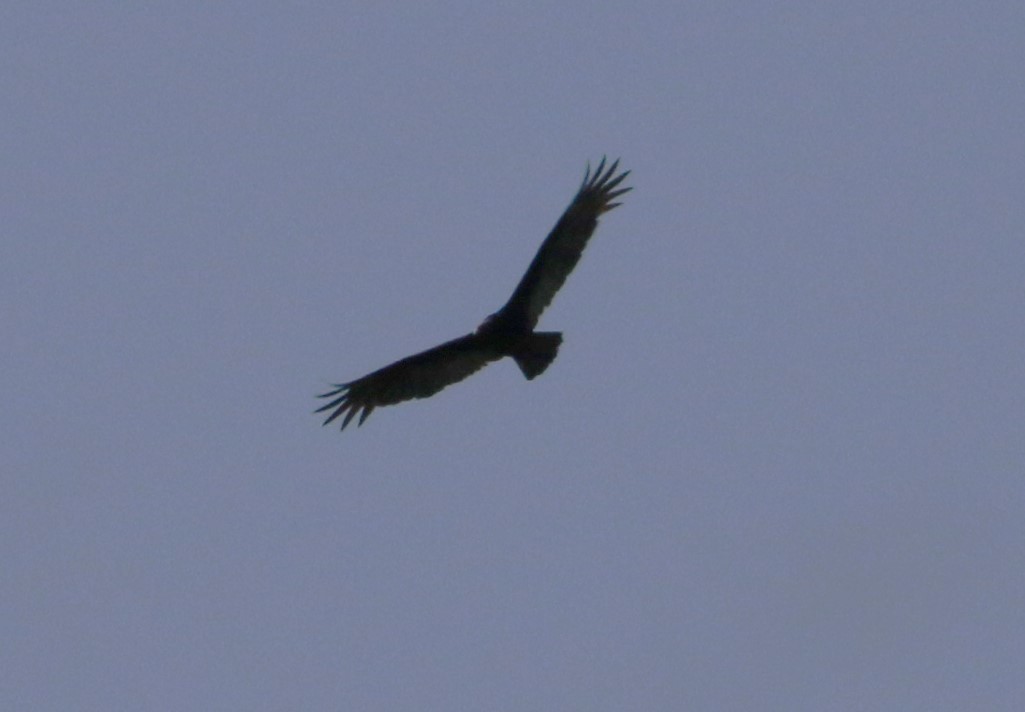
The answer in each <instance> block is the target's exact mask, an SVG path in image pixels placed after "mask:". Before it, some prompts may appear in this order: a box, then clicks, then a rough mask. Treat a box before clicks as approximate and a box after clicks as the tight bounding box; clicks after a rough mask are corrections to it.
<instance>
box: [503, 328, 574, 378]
mask: <svg viewBox="0 0 1025 712" xmlns="http://www.w3.org/2000/svg"><path fill="white" fill-rule="evenodd" d="M561 343H562V334H561V333H559V332H558V331H535V332H534V333H532V334H531V335H530V336H529V337H528V338H526V339H524V340H523V342H522V343H521V344H520V345H519V346H518V347H517V348H516V350H515V351H514V352H513V354H512V357H513V358H514V359H515V360H516V365H517V366H519V367H520V370H521V371H523V375H524V376H525V377H526V378H527V380H528V381H529V380H531V379H533V378H535V377H536V376H540V375H541V374H542V373H544V370H545V369H546V368H548V366H549V365H550V364H551V363H552V361H554V360H555V356H556V355H557V354H558V353H559V344H561Z"/></svg>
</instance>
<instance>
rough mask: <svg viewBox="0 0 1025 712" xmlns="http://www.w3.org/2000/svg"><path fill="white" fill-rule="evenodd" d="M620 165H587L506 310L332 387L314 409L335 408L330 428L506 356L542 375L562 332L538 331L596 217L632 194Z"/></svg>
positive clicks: (429, 393)
mask: <svg viewBox="0 0 1025 712" xmlns="http://www.w3.org/2000/svg"><path fill="white" fill-rule="evenodd" d="M618 166H619V161H615V162H614V163H612V165H610V166H609V167H608V169H607V170H606V168H605V159H604V158H602V160H601V163H599V164H598V167H597V168H596V169H595V170H594V172H593V173H592V172H591V169H590V166H588V169H587V172H586V173H585V174H584V182H583V184H581V186H580V190H578V191H577V194H576V196H575V197H574V198H573V201H572V202H571V203H570V204H569V207H568V208H566V211H565V212H564V213H563V214H562V217H560V218H559V222H557V223H556V224H555V227H554V228H552V231H551V232H550V233H549V234H548V237H546V238H545V241H544V242H543V243H541V248H540V249H539V250H538V251H537V254H536V255H535V256H534V260H533V261H532V262H531V263H530V267H528V268H527V272H526V274H524V275H523V278H522V279H521V280H520V283H519V284H518V285H516V289H515V290H513V293H512V296H511V297H509V301H508V302H506V303H505V306H503V307H502V308H501V309H499V310H498V311H497V312H495V313H494V314H492V315H491V316H489V317H488V318H487V319H485V320H484V323H482V324H481V325H480V326H479V327H477V330H476V331H474V332H473V333H472V334H467V335H466V336H460V337H459V338H458V339H453V340H452V341H448V342H446V343H444V344H441V345H440V346H435V347H434V348H432V349H428V350H427V351H423V352H421V353H418V354H415V355H413V356H408V357H406V358H404V359H402V360H401V361H396V362H395V363H393V364H391V365H390V366H385V367H384V368H382V369H380V370H377V371H374V372H373V373H371V374H369V375H366V376H363V378H359V379H357V380H355V381H349V382H348V383H339V384H336V385H335V387H334V389H333V390H331V391H328V392H327V393H324V394H322V395H320V396H318V397H320V398H330V399H331V400H330V401H328V403H327V404H325V405H324V406H322V407H320V408H318V409H317V411H316V412H318V413H321V412H324V411H330V414H329V415H328V416H327V419H326V420H325V421H324V425H327V424H328V423H330V422H331V421H333V420H334V419H335V418H338V417H339V416H342V415H344V416H345V417H344V418H343V420H342V430H344V429H345V426H347V425H348V424H349V422H350V421H351V420H352V419H353V418H354V417H356V414H357V413H359V425H362V424H363V421H365V420H366V419H367V417H369V415H370V414H371V413H372V412H373V411H374V409H375V408H377V407H379V406H385V405H394V404H396V403H401V402H402V401H406V400H411V399H413V398H427V397H429V396H433V395H434V394H435V393H437V392H438V391H440V390H441V389H442V388H445V386H449V385H451V384H453V383H457V382H459V381H461V380H463V379H464V378H466V377H467V376H469V375H470V374H472V373H474V372H476V371H479V370H480V369H482V368H484V366H486V365H487V364H489V363H490V362H492V361H497V360H499V359H501V358H503V357H505V356H511V357H512V358H513V359H514V360H515V361H516V365H517V366H519V367H520V371H522V372H523V375H524V376H525V377H526V378H527V379H528V380H529V379H533V378H535V377H536V376H538V375H540V374H541V373H543V372H544V370H545V369H546V368H548V366H549V364H551V362H552V361H553V360H555V356H556V354H557V353H558V351H559V344H561V343H562V334H561V333H558V332H551V331H549V332H545V331H534V327H535V326H536V325H537V320H538V318H539V317H540V316H541V312H543V311H544V310H545V307H547V306H548V305H549V304H551V302H552V298H553V297H554V296H555V293H556V292H558V291H559V288H560V287H562V285H563V283H565V281H566V278H567V277H568V276H569V273H570V272H572V271H573V268H574V267H576V265H577V262H579V261H580V255H582V254H583V252H584V248H585V247H587V241H588V239H590V237H591V235H592V234H593V233H594V229H595V228H596V227H597V226H598V218H599V217H600V216H601V214H602V213H606V212H608V211H609V210H612V209H613V208H615V207H616V206H617V205H619V203H616V202H612V201H613V200H615V198H617V197H619V196H620V195H623V194H624V193H626V192H627V191H628V190H631V189H630V188H618V186H619V184H620V183H622V182H623V179H624V178H626V177H627V176H628V175H629V174H630V171H624V172H622V173H620V174H618V175H616V168H617V167H618Z"/></svg>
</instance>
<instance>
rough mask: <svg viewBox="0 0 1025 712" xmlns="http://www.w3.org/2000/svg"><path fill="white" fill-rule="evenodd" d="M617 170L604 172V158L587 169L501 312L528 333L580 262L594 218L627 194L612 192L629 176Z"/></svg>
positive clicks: (622, 191) (617, 191)
mask: <svg viewBox="0 0 1025 712" xmlns="http://www.w3.org/2000/svg"><path fill="white" fill-rule="evenodd" d="M618 166H619V161H618V160H617V161H615V162H613V164H612V165H611V166H609V167H608V170H605V159H604V158H602V159H601V163H599V164H598V167H597V168H596V169H595V170H594V172H593V173H592V172H591V168H590V166H588V168H587V172H586V173H585V174H584V182H583V183H582V184H581V186H580V190H579V191H577V194H576V196H575V197H574V198H573V202H571V203H570V204H569V207H568V208H566V211H565V212H564V213H563V214H562V217H560V218H559V222H557V223H556V224H555V227H554V228H552V231H551V232H550V233H548V237H546V238H545V241H544V242H543V243H542V244H541V248H540V249H539V250H538V251H537V254H536V255H535V256H534V260H533V262H531V263H530V267H528V268H527V272H526V274H524V275H523V278H522V279H521V280H520V283H519V284H518V285H517V286H516V289H515V290H513V294H512V296H511V297H510V298H509V301H508V302H506V305H505V306H504V307H503V308H502V311H503V312H505V313H506V314H508V315H509V316H510V317H513V318H514V319H515V320H517V321H520V320H522V322H521V323H525V324H526V325H527V326H528V327H529V328H530V329H533V328H534V327H535V326H536V325H537V320H538V318H539V317H540V316H541V312H543V311H544V310H545V308H546V307H547V306H548V305H549V304H551V302H552V298H553V297H554V296H555V293H556V292H558V291H559V288H560V287H562V285H563V283H564V282H565V281H566V278H567V277H568V276H569V273H570V272H572V271H573V268H574V267H576V266H577V262H579V261H580V255H582V254H583V252H584V248H585V247H587V241H588V240H589V239H590V237H591V235H592V234H593V233H594V229H595V228H596V227H597V226H598V218H599V217H600V216H601V215H602V213H607V212H608V211H610V210H612V209H613V208H615V207H616V206H618V205H619V203H614V202H612V201H613V200H615V199H616V198H617V197H619V196H620V195H622V194H623V193H626V192H627V191H628V190H630V188H619V189H618V190H617V189H616V188H617V186H619V184H620V183H622V182H623V179H624V178H626V177H627V176H628V175H630V171H623V172H622V173H620V174H619V175H616V168H617V167H618Z"/></svg>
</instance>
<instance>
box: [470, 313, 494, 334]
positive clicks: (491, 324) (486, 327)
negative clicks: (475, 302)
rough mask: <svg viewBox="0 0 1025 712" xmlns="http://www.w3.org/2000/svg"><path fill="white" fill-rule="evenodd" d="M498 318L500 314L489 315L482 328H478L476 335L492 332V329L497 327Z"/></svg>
mask: <svg viewBox="0 0 1025 712" xmlns="http://www.w3.org/2000/svg"><path fill="white" fill-rule="evenodd" d="M497 316H498V312H495V313H494V314H488V315H487V316H486V317H485V318H484V321H482V322H481V323H480V326H478V327H477V330H476V331H475V332H474V333H476V334H484V333H486V332H488V331H490V330H491V329H493V328H494V327H495V318H496V317H497Z"/></svg>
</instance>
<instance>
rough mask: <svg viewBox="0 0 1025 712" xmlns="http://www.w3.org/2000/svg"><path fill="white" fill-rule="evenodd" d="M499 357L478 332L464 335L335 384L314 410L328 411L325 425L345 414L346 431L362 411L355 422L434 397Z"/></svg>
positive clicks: (361, 421)
mask: <svg viewBox="0 0 1025 712" xmlns="http://www.w3.org/2000/svg"><path fill="white" fill-rule="evenodd" d="M498 358H501V355H500V354H498V353H496V352H495V351H494V350H493V349H491V348H489V347H488V345H487V344H486V343H485V342H484V340H482V339H481V338H480V337H479V336H478V335H477V334H467V335H466V336H461V337H459V338H458V339H453V340H452V341H447V342H445V343H444V344H441V345H440V346H435V347H434V348H433V349H428V350H427V351H423V352H421V353H418V354H414V355H413V356H407V357H406V358H404V359H402V360H401V361H396V362H395V363H393V364H391V365H390V366H385V367H384V368H382V369H379V370H377V371H374V372H373V373H371V374H369V375H366V376H363V378H360V379H357V380H355V381H349V382H348V383H338V384H335V387H334V389H333V390H330V391H328V392H327V393H322V394H321V395H320V396H318V397H319V398H331V399H332V400H331V401H330V402H328V403H327V405H324V406H322V407H320V408H317V410H316V411H315V412H317V413H322V412H324V411H331V414H330V415H328V416H327V419H326V420H325V421H324V425H327V424H328V423H330V422H331V421H332V420H334V419H335V418H337V417H339V416H341V415H345V418H344V420H342V430H345V426H346V425H348V424H349V422H350V421H351V420H352V419H353V418H354V417H355V416H356V414H357V413H359V412H360V411H362V413H361V415H360V417H359V423H358V424H359V425H362V424H363V421H364V420H366V419H367V418H368V417H369V416H370V414H371V413H372V412H373V410H374V408H376V407H378V406H382V405H393V404H395V403H401V402H402V401H406V400H412V399H413V398H427V397H428V396H433V395H434V394H435V393H437V392H438V391H440V390H441V389H442V388H444V387H445V386H450V385H452V384H453V383H458V382H459V381H461V380H463V379H464V378H466V377H467V376H469V375H470V374H472V373H474V372H476V371H479V370H480V369H482V368H484V366H486V365H487V364H488V363H489V362H490V361H495V360H497V359H498Z"/></svg>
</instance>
